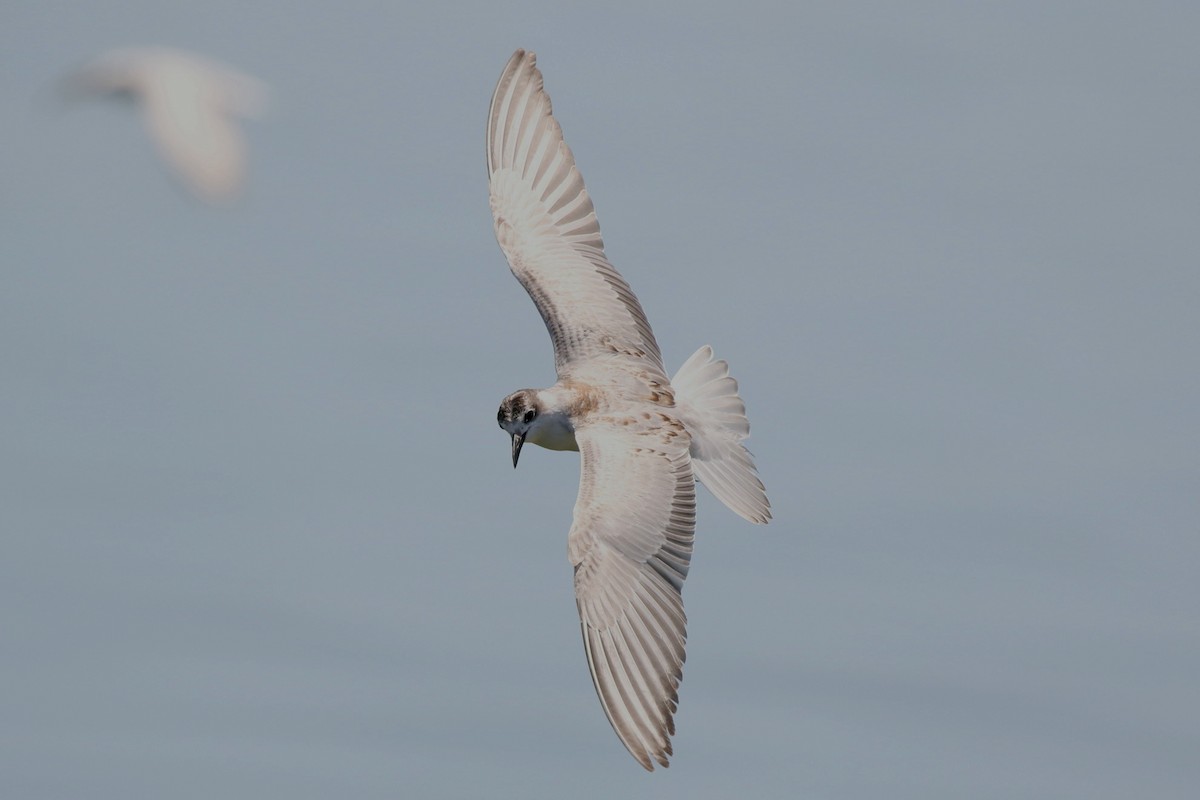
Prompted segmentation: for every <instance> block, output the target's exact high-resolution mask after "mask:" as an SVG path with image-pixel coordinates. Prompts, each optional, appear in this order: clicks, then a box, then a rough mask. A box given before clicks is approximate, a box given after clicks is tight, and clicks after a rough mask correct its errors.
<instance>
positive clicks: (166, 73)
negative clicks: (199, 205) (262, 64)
mask: <svg viewBox="0 0 1200 800" xmlns="http://www.w3.org/2000/svg"><path fill="white" fill-rule="evenodd" d="M65 89H66V92H67V94H68V95H69V96H80V95H92V94H112V95H117V96H121V97H128V98H130V99H132V100H134V101H135V102H136V103H138V104H139V105H140V106H141V111H142V119H143V121H144V123H145V125H146V129H147V130H148V131H149V133H150V137H151V139H153V141H154V145H155V147H156V148H157V149H158V152H159V155H161V156H162V158H163V159H164V160H165V161H166V162H167V164H169V165H170V167H171V168H172V169H173V170H174V171H175V173H176V175H177V176H178V177H179V178H180V179H181V180H182V181H183V183H184V184H185V185H186V186H187V187H188V188H189V189H191V190H192V192H193V193H195V194H196V195H197V196H199V197H200V198H202V199H204V200H207V201H209V202H212V203H218V202H222V201H225V200H229V199H231V198H233V197H234V196H236V195H237V193H238V191H239V190H240V189H241V185H242V180H243V175H244V173H245V161H246V143H245V140H244V138H243V136H242V132H241V130H240V129H239V127H238V124H237V122H236V121H235V120H234V117H235V116H242V117H254V116H258V115H259V114H261V113H262V111H263V110H264V109H265V106H266V98H267V87H266V84H264V83H263V82H262V81H259V80H257V79H256V78H252V77H250V76H248V75H245V74H243V73H241V72H238V71H236V70H234V69H232V68H230V67H228V66H225V65H224V64H220V63H218V62H215V61H211V60H209V59H206V58H204V57H202V56H198V55H194V54H192V53H188V52H185V51H183V50H174V49H170V48H163V47H130V48H120V49H117V50H110V51H109V52H107V53H104V54H103V55H101V56H100V57H98V58H97V59H95V60H94V61H92V62H91V63H89V64H87V65H86V66H84V67H83V68H82V69H80V70H78V71H76V72H75V73H73V74H71V75H70V76H68V78H67V82H66V87H65Z"/></svg>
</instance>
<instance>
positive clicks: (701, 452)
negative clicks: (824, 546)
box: [671, 345, 771, 525]
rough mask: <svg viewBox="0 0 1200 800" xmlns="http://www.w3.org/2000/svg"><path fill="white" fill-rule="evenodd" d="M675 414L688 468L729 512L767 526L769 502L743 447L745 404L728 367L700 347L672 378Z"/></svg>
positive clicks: (747, 428)
mask: <svg viewBox="0 0 1200 800" xmlns="http://www.w3.org/2000/svg"><path fill="white" fill-rule="evenodd" d="M671 386H672V387H674V389H675V411H676V413H677V414H678V415H679V418H680V419H681V420H682V421H683V424H684V425H686V426H687V429H688V432H689V433H690V434H691V435H692V448H691V454H692V467H693V468H694V469H695V472H696V477H697V478H699V479H700V482H701V483H703V484H704V485H705V486H707V487H708V490H709V491H710V492H712V493H713V494H714V495H716V497H717V499H718V500H720V501H721V502H722V503H724V504H725V505H727V506H729V508H730V510H732V511H733V512H735V513H737V514H740V515H741V516H743V517H745V518H746V519H748V520H750V521H751V522H755V523H758V524H760V525H765V524H766V523H767V521H768V520H769V519H771V503H770V502H769V501H768V500H767V493H766V490H765V489H764V488H763V485H762V481H760V480H759V479H758V473H757V472H756V471H755V468H754V457H753V456H751V455H750V451H749V450H747V449H746V446H745V445H743V444H742V440H744V439H745V438H746V437H747V436H749V435H750V421H749V420H748V419H746V405H745V403H743V402H742V398H741V397H739V396H738V385H737V381H735V380H734V379H733V378H732V377H730V375H729V365H728V364H727V363H725V362H724V361H721V360H719V359H714V358H713V351H712V348H711V347H709V346H708V345H705V346H704V347H701V348H700V349H699V350H697V351H696V352H695V353H693V354H692V357H691V358H689V359H688V360H687V361H685V362H684V364H683V366H682V367H680V368H679V371H678V372H676V373H675V377H674V378H672V379H671Z"/></svg>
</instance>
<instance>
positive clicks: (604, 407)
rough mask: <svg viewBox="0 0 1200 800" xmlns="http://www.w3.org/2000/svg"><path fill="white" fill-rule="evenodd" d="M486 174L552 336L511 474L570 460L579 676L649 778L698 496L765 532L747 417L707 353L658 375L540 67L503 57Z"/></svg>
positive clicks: (670, 714)
mask: <svg viewBox="0 0 1200 800" xmlns="http://www.w3.org/2000/svg"><path fill="white" fill-rule="evenodd" d="M487 165H488V176H489V189H490V199H491V208H492V216H493V218H494V221H495V227H496V239H497V240H498V241H499V243H500V248H501V249H502V250H503V251H504V255H505V257H506V258H507V259H508V264H509V266H510V267H511V269H512V272H513V274H514V275H515V276H516V278H517V280H518V281H520V282H521V285H522V286H524V287H525V290H526V291H527V292H528V293H529V296H530V297H531V298H533V302H534V305H536V306H537V309H538V311H539V312H540V313H541V315H542V320H543V321H544V322H545V323H546V328H547V329H548V330H549V331H550V339H551V340H552V342H553V344H554V366H555V370H556V372H557V376H558V381H557V382H556V383H555V384H554V385H553V386H551V387H550V388H548V389H521V390H520V391H517V392H514V393H512V394H510V395H509V396H508V397H505V398H504V400H503V401H502V402H501V403H500V411H499V413H498V414H497V421H498V422H499V423H500V427H501V428H503V429H504V430H505V431H507V432H508V433H509V434H510V435H511V437H512V461H513V466H514V467H515V466H516V465H517V459H518V457H519V456H520V454H521V448H522V446H523V445H524V444H525V443H527V442H532V443H533V444H536V445H541V446H542V447H545V448H548V449H550V450H577V451H579V454H580V460H581V465H582V467H581V472H580V480H579V496H578V499H577V500H576V503H575V514H574V520H573V523H572V525H571V530H570V533H569V534H568V544H567V554H568V557H569V558H570V561H571V564H572V565H574V567H575V599H576V605H577V607H578V609H579V619H580V624H581V628H582V631H583V647H584V652H585V653H586V655H587V662H588V669H589V670H590V671H591V675H592V681H593V683H594V684H595V687H596V694H597V695H598V696H599V698H600V704H601V705H602V706H603V707H604V713H605V714H607V715H608V721H609V722H610V723H612V727H613V730H615V731H616V733H617V736H618V737H619V738H620V740H621V742H622V743H623V744H624V745H625V747H626V748H627V749H628V750H629V752H630V753H631V754H632V755H633V757H634V758H635V759H637V761H638V762H639V763H640V764H641V765H642V766H643V767H645V768H646V769H647V770H653V769H654V762H657V763H658V764H660V765H662V766H664V767H665V766H667V764H668V760H667V757H668V756H669V755H671V754H672V751H671V741H670V737H671V736H672V735H674V733H675V723H674V714H675V710H676V707H677V703H678V688H679V682H680V680H681V679H682V677H683V661H684V643H685V641H686V638H687V635H686V622H687V620H686V617H685V616H684V611H683V600H682V597H681V595H680V591H681V589H682V587H683V581H684V578H686V577H687V573H688V564H689V562H690V561H691V555H692V539H693V534H694V532H695V527H696V490H695V482H696V480H697V479H698V480H699V481H700V482H702V483H703V484H704V485H705V486H707V487H708V488H709V489H710V490H711V491H712V493H713V494H715V495H716V496H717V498H718V499H720V500H721V501H722V502H723V503H724V504H725V505H727V506H728V507H729V508H730V509H732V510H733V511H734V512H736V513H738V514H740V515H741V516H742V517H745V518H746V519H747V520H749V521H750V522H754V523H759V524H765V523H766V522H767V521H768V520H769V519H770V518H771V511H770V504H769V503H768V501H767V496H766V492H765V490H764V489H763V484H762V482H761V481H760V480H759V479H758V475H757V472H756V470H755V466H754V460H753V458H752V457H751V455H750V452H749V451H748V450H746V448H745V446H744V444H743V440H745V438H746V437H747V436H748V435H749V433H750V423H749V422H748V421H747V419H746V408H745V405H744V404H743V403H742V400H741V398H740V397H739V396H738V386H737V382H736V381H735V380H734V379H733V378H732V377H730V376H729V368H728V365H727V364H726V363H725V362H724V361H720V360H717V359H716V358H715V357H714V356H713V351H712V349H711V348H709V347H708V346H705V347H701V348H700V349H699V350H697V351H696V352H695V354H693V355H692V357H691V358H689V359H688V360H687V361H686V362H685V363H684V365H683V366H682V367H681V368H680V369H679V371H678V372H676V373H675V376H674V377H673V378H668V377H667V374H666V370H665V368H664V366H663V361H662V356H661V355H660V353H659V349H658V343H657V342H656V341H655V340H654V334H653V333H652V332H651V330H650V323H649V322H648V321H647V320H646V315H645V313H643V311H642V307H641V304H640V303H639V302H638V299H637V297H636V296H635V295H634V294H633V290H631V289H630V288H629V284H628V283H626V282H625V280H624V279H623V278H622V277H621V275H620V274H619V273H618V272H617V270H616V269H615V268H614V267H613V266H612V264H610V263H609V262H608V259H607V258H606V257H605V255H604V242H603V241H602V240H601V238H600V226H599V224H598V223H597V221H596V212H595V210H594V209H593V207H592V201H591V198H590V197H589V196H588V193H587V190H586V189H585V188H584V185H583V178H582V177H581V176H580V174H579V170H578V169H577V168H576V166H575V159H574V157H573V156H572V154H571V150H570V148H569V147H567V144H566V142H565V141H564V140H563V135H562V129H561V128H560V127H559V124H558V122H557V120H555V118H554V116H553V114H552V112H551V108H550V97H549V96H548V95H547V94H546V91H545V89H544V88H543V85H542V74H541V72H540V71H539V70H538V68H537V64H536V58H535V56H534V54H533V53H530V52H526V51H524V50H518V51H517V52H516V53H514V54H513V56H512V58H511V59H510V60H509V62H508V65H507V66H506V67H505V69H504V73H503V74H502V75H501V77H500V82H499V83H498V84H497V86H496V91H495V94H494V95H493V96H492V103H491V110H490V112H489V114H488V126H487Z"/></svg>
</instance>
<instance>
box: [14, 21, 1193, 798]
mask: <svg viewBox="0 0 1200 800" xmlns="http://www.w3.org/2000/svg"><path fill="white" fill-rule="evenodd" d="M168 5H175V4H164V3H161V2H145V3H142V2H114V3H83V2H75V3H57V2H49V1H48V0H35V1H31V2H12V1H10V2H7V3H5V7H4V10H3V11H0V103H2V104H3V110H2V111H0V448H2V450H0V452H2V456H0V794H2V795H3V796H4V797H6V798H14V800H17V799H20V798H31V799H32V798H89V800H94V799H95V798H114V799H115V798H141V797H146V798H150V797H156V798H266V797H286V798H330V797H346V798H385V797H387V798H392V797H411V798H492V797H522V798H526V797H539V798H540V797H572V798H613V797H620V798H649V797H655V798H685V797H686V798H690V799H694V798H709V797H712V798H729V797H752V798H795V797H801V798H864V799H867V798H869V799H872V800H873V799H874V798H882V797H886V798H922V799H926V798H967V797H969V798H1016V797H1046V798H1050V797H1053V798H1099V797H1104V798H1130V797H1154V798H1192V797H1195V796H1196V792H1197V787H1198V786H1200V758H1198V757H1197V756H1198V753H1200V691H1198V689H1197V677H1198V675H1200V577H1198V570H1200V500H1198V492H1200V423H1198V420H1197V409H1198V408H1200V372H1198V370H1197V365H1198V360H1200V356H1198V352H1200V322H1198V317H1197V307H1198V305H1200V274H1198V266H1200V218H1198V212H1200V157H1198V145H1200V47H1198V45H1197V42H1198V41H1200V7H1198V6H1196V5H1195V4H1194V3H1182V2H1181V3H1140V4H1132V3H1130V4H1120V5H1124V6H1127V8H1125V9H1121V8H1119V7H1118V4H1098V3H1085V2H1079V3H1042V2H1038V3H1032V2H1030V3H993V4H976V3H969V4H968V3H927V2H922V3H906V4H896V3H871V4H854V5H850V4H846V3H841V2H836V3H835V2H823V3H772V4H761V5H756V4H753V3H748V2H740V3H730V4H721V5H714V4H698V3H682V2H680V3H671V4H661V5H652V6H649V7H647V6H645V5H644V4H643V3H641V2H638V3H628V4H604V5H602V6H601V5H591V6H584V5H583V4H567V3H563V2H557V3H515V4H503V3H498V2H492V1H490V0H489V1H488V2H478V3H464V4H456V3H444V4H441V3H419V4H418V3H413V4H400V3H395V4H393V3H361V2H345V3H337V4H332V3H294V2H273V3H244V2H240V1H239V2H226V1H225V0H206V1H205V2H203V3H193V4H188V7H187V8H186V9H183V8H175V7H172V8H167V7H166V6H168ZM130 44H163V45H172V46H179V47H185V48H189V49H194V50H197V51H200V52H202V53H205V54H207V55H210V56H213V57H215V58H219V59H222V60H225V61H228V62H229V63H231V64H233V65H234V66H237V67H239V68H241V69H243V70H245V71H247V72H249V73H251V74H253V75H256V76H258V77H260V78H262V79H264V80H266V81H268V82H269V83H270V84H271V85H272V87H273V89H274V94H273V100H274V103H273V108H272V113H271V115H270V116H269V117H268V118H267V119H265V120H263V121H261V122H257V123H250V124H248V125H247V126H246V127H247V131H248V135H249V139H250V148H251V161H250V175H249V182H248V187H247V192H246V195H245V197H244V198H243V200H242V201H241V202H240V203H238V204H236V205H235V206H233V207H231V208H225V209H214V208H209V207H206V206H203V205H201V204H199V203H197V202H195V201H194V200H193V199H192V198H191V197H189V196H188V195H186V194H185V193H184V192H182V191H180V190H179V188H178V187H177V186H176V185H175V184H174V183H173V181H172V179H171V178H170V176H169V175H168V173H167V171H166V170H165V169H164V168H163V167H162V166H161V165H160V164H159V163H158V161H157V160H156V158H155V157H154V154H153V152H152V150H151V147H150V145H149V142H148V139H147V137H146V135H145V133H144V132H143V130H142V129H141V127H140V123H139V120H138V119H137V117H136V115H135V114H134V113H133V112H132V110H131V109H130V108H129V107H126V106H123V105H121V104H119V103H113V102H100V101H94V102H84V103H80V104H75V105H65V104H63V103H61V102H60V101H59V100H58V98H57V97H56V95H55V92H54V89H55V81H56V80H57V79H58V78H59V77H60V76H61V75H62V74H63V73H64V72H66V71H67V70H69V69H70V68H72V67H73V66H75V65H77V64H79V63H80V62H81V61H83V60H85V59H87V58H90V57H91V56H93V55H95V54H96V53H98V52H100V51H102V50H105V49H108V48H110V47H113V46H118V45H130ZM517 47H527V48H531V49H533V50H535V51H536V52H537V53H538V55H539V64H540V65H541V66H542V68H543V70H544V72H545V75H546V83H547V88H548V90H549V92H550V94H551V96H552V98H553V100H554V107H555V110H556V112H557V115H558V117H559V119H560V121H561V123H562V125H563V128H564V130H565V132H566V136H567V139H568V141H569V142H570V144H571V146H572V147H573V149H574V150H575V153H576V155H577V158H578V162H579V165H580V168H581V170H582V171H583V174H584V176H585V178H586V180H587V184H588V187H589V189H590V190H591V194H592V196H593V199H594V201H595V203H596V208H597V211H598V214H599V217H600V220H601V224H602V226H603V230H604V234H605V241H606V243H607V245H608V254H609V256H610V258H611V260H612V261H613V262H614V263H615V264H616V265H617V266H618V268H619V269H620V270H621V271H622V272H623V273H624V274H625V276H626V277H627V278H628V279H629V281H630V283H631V284H632V285H633V287H634V289H635V290H636V291H637V292H638V294H639V296H640V297H641V300H642V302H643V304H644V306H645V308H646V310H647V313H648V314H649V316H650V319H651V321H652V322H653V324H654V327H655V332H656V333H657V335H658V339H659V342H660V344H661V345H662V350H663V353H664V354H665V357H666V359H667V362H668V366H669V367H670V368H671V369H674V368H675V367H677V366H678V365H679V364H680V363H682V362H683V360H684V359H685V358H686V357H687V356H688V355H690V354H691V353H692V351H693V350H694V349H695V348H696V347H698V346H699V345H701V344H705V343H710V344H712V345H713V346H714V347H715V349H716V352H717V353H718V354H719V355H720V356H721V357H724V358H726V359H728V360H729V361H730V363H731V364H732V365H733V370H734V374H735V375H736V377H737V378H738V379H739V381H740V382H741V385H742V395H743V397H744V398H745V399H746V401H747V404H748V406H749V411H750V419H751V421H752V423H753V426H754V435H753V437H752V439H751V446H752V448H753V450H754V451H755V453H756V455H757V457H758V463H759V466H760V469H761V472H762V475H763V478H764V480H765V482H766V484H767V488H768V490H769V492H770V496H771V499H772V501H773V503H774V508H775V521H774V522H773V524H772V525H770V526H769V527H767V528H765V529H760V528H755V527H753V526H750V525H748V524H747V523H744V522H743V521H742V520H740V519H739V518H737V517H735V516H734V515H733V514H732V513H730V512H728V511H727V510H726V509H724V508H723V507H721V506H720V505H719V503H717V502H716V501H715V500H713V499H712V498H711V496H707V495H705V496H704V498H703V499H702V500H701V508H700V517H699V528H698V535H697V548H696V556H695V561H694V566H693V570H692V573H691V578H690V580H689V582H688V585H687V587H686V590H685V593H684V594H685V599H686V601H687V608H688V612H689V616H690V619H691V624H690V631H689V632H690V639H689V652H688V662H687V667H686V670H685V678H684V682H683V686H682V691H681V705H680V711H679V714H678V718H677V722H678V728H679V734H678V736H677V737H676V739H675V751H676V757H675V759H674V761H673V765H672V767H671V768H670V769H669V770H666V771H660V772H658V773H655V774H654V775H648V774H646V773H644V772H643V771H642V769H641V768H640V767H638V766H637V764H636V763H635V762H634V761H633V760H632V759H631V758H630V757H629V756H628V755H627V754H626V753H625V751H624V750H623V749H622V747H621V745H620V744H619V742H618V741H617V739H616V737H615V736H614V735H613V733H612V731H611V729H610V728H609V726H608V723H607V722H606V721H605V719H604V715H603V713H602V711H601V709H600V706H599V703H598V701H597V700H596V697H595V694H594V692H593V690H592V687H591V683H590V680H589V677H588V673H587V668H586V665H585V660H584V656H583V652H582V647H581V644H580V640H579V632H578V627H577V625H578V622H577V617H576V611H575V607H574V602H573V599H572V586H571V569H570V566H569V564H568V562H567V560H566V533H567V529H568V527H569V525H570V518H571V509H572V506H573V504H574V501H575V492H576V486H577V477H578V458H577V456H575V455H574V454H563V453H551V452H548V451H543V450H540V449H537V448H534V449H532V450H529V451H527V454H526V456H525V457H524V458H523V459H522V463H521V468H520V469H519V470H517V471H515V472H514V471H513V469H512V466H511V464H510V456H509V446H508V439H507V437H506V436H505V434H504V433H502V432H501V431H500V430H499V429H498V428H497V427H496V423H495V410H496V406H497V405H498V403H499V401H500V399H501V397H503V396H504V395H505V394H507V393H508V392H510V391H512V390H514V389H517V388H521V387H525V386H545V385H548V384H549V383H551V382H552V381H553V366H552V360H551V352H550V345H549V340H548V337H547V335H546V332H545V330H544V328H543V327H542V323H541V321H540V319H539V318H538V316H537V314H536V312H535V310H534V308H533V305H532V304H531V303H530V301H529V299H528V298H527V296H526V295H525V294H524V292H523V291H522V290H521V287H520V286H519V285H518V284H517V283H516V281H515V280H513V278H512V276H511V275H510V274H509V272H508V270H507V267H506V266H505V263H504V260H503V256H502V255H501V253H500V251H499V248H498V247H497V245H496V242H495V239H494V236H493V232H492V222H491V216H490V213H489V210H488V204H487V185H486V171H485V165H484V122H485V116H486V112H487V105H488V100H489V98H490V95H491V91H492V89H493V87H494V85H495V81H496V79H497V78H498V77H499V75H500V71H501V69H502V68H503V66H504V64H505V62H506V60H507V59H508V57H509V56H510V55H511V53H512V51H513V50H514V49H516V48H517Z"/></svg>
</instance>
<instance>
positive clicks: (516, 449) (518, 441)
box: [512, 433, 525, 469]
mask: <svg viewBox="0 0 1200 800" xmlns="http://www.w3.org/2000/svg"><path fill="white" fill-rule="evenodd" d="M523 444H525V434H523V433H514V434H513V435H512V450H513V469H516V467H517V459H518V458H520V456H521V445H523Z"/></svg>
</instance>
